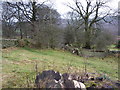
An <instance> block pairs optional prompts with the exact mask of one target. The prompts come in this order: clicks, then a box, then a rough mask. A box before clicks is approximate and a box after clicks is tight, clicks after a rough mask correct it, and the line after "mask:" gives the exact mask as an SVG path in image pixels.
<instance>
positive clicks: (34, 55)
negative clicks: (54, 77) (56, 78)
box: [2, 48, 118, 88]
mask: <svg viewBox="0 0 120 90" xmlns="http://www.w3.org/2000/svg"><path fill="white" fill-rule="evenodd" d="M2 54H3V55H2V63H3V64H2V74H3V80H2V83H3V87H7V88H8V87H14V88H16V87H34V80H35V75H36V71H35V70H36V69H35V67H36V64H37V66H38V72H42V71H43V70H48V69H54V70H56V71H59V72H61V73H64V72H68V73H82V72H84V66H85V64H84V61H85V60H87V71H88V72H90V73H93V72H95V73H101V74H105V75H106V76H107V77H109V78H110V79H112V80H117V79H118V59H117V58H116V57H106V58H105V59H101V58H98V57H90V58H88V59H86V58H83V57H80V56H76V55H73V54H71V53H69V52H66V51H62V50H51V49H49V50H39V49H31V48H8V49H3V51H2Z"/></svg>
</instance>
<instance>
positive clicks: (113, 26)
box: [59, 16, 120, 35]
mask: <svg viewBox="0 0 120 90" xmlns="http://www.w3.org/2000/svg"><path fill="white" fill-rule="evenodd" d="M106 20H107V21H112V22H111V23H106V22H104V21H101V22H102V23H101V27H102V28H103V29H104V30H108V31H110V32H111V33H113V34H114V35H120V30H119V29H120V17H118V16H111V17H107V18H106ZM67 21H68V19H61V20H60V25H59V26H60V27H61V28H64V27H66V25H67Z"/></svg>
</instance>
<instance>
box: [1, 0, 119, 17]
mask: <svg viewBox="0 0 120 90" xmlns="http://www.w3.org/2000/svg"><path fill="white" fill-rule="evenodd" d="M2 1H5V0H2ZM7 1H19V0H7ZM23 1H29V0H23ZM37 1H38V2H43V1H45V0H37ZM49 1H51V2H52V3H53V8H55V9H57V11H58V12H59V13H60V14H61V15H64V14H66V13H67V12H68V11H70V10H71V9H70V8H69V7H67V4H68V3H73V0H49ZM81 1H82V3H83V4H84V3H85V1H86V0H81ZM103 1H104V0H103ZM119 1H120V0H109V3H108V6H110V7H111V8H112V9H115V10H117V9H118V2H119Z"/></svg>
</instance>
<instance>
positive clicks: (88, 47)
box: [84, 26, 91, 49]
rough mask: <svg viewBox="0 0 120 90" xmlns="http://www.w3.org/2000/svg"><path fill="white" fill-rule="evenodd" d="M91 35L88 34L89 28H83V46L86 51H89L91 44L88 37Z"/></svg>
mask: <svg viewBox="0 0 120 90" xmlns="http://www.w3.org/2000/svg"><path fill="white" fill-rule="evenodd" d="M90 34H91V33H90V28H88V27H87V26H86V28H85V46H84V48H86V49H91V44H90V36H91V35H90Z"/></svg>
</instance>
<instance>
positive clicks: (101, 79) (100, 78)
mask: <svg viewBox="0 0 120 90" xmlns="http://www.w3.org/2000/svg"><path fill="white" fill-rule="evenodd" d="M103 79H104V78H103V77H96V80H98V81H103Z"/></svg>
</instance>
